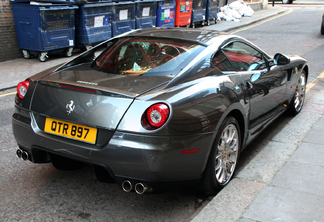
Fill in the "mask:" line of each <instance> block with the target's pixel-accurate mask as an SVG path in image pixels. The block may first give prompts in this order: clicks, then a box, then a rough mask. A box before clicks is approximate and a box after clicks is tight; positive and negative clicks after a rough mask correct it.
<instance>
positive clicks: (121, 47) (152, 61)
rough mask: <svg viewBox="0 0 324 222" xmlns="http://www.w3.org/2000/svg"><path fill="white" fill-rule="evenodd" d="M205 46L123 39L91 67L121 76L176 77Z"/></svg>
mask: <svg viewBox="0 0 324 222" xmlns="http://www.w3.org/2000/svg"><path fill="white" fill-rule="evenodd" d="M203 49H204V46H201V45H199V44H197V43H193V42H189V41H188V42H186V41H183V40H181V41H180V40H170V39H156V38H152V39H150V38H135V37H130V38H121V39H119V40H118V41H117V42H115V43H114V44H112V45H111V46H110V47H108V48H107V49H106V50H105V51H104V52H102V54H101V55H99V56H98V57H97V59H96V60H95V61H94V62H93V63H92V64H91V67H92V68H93V69H96V70H99V71H103V72H107V73H114V74H120V75H131V76H139V75H176V74H177V73H178V72H179V70H181V69H182V68H183V67H184V66H185V65H187V64H188V63H189V62H190V61H191V60H192V59H193V58H194V57H196V56H197V55H198V54H199V53H200V52H201V51H202V50H203Z"/></svg>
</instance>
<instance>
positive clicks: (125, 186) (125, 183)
mask: <svg viewBox="0 0 324 222" xmlns="http://www.w3.org/2000/svg"><path fill="white" fill-rule="evenodd" d="M122 188H123V191H125V192H127V193H128V192H130V191H132V189H133V185H132V182H130V181H129V180H124V181H123V183H122Z"/></svg>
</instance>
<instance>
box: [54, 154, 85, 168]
mask: <svg viewBox="0 0 324 222" xmlns="http://www.w3.org/2000/svg"><path fill="white" fill-rule="evenodd" d="M49 156H50V158H51V161H52V164H53V166H54V167H55V168H56V169H58V170H78V169H81V168H82V167H84V166H85V165H86V164H85V163H82V162H79V161H76V160H72V159H69V158H66V157H63V156H58V155H56V154H53V153H50V154H49Z"/></svg>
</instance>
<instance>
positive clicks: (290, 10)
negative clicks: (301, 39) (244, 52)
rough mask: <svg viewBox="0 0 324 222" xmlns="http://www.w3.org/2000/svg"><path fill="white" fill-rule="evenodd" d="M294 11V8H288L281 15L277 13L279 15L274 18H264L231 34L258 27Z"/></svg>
mask: <svg viewBox="0 0 324 222" xmlns="http://www.w3.org/2000/svg"><path fill="white" fill-rule="evenodd" d="M292 11H293V10H292V9H288V11H286V12H285V13H283V14H280V15H277V16H275V17H272V18H270V19H267V20H264V21H263V22H259V23H257V24H255V25H251V26H250V25H249V26H248V27H246V28H243V29H239V30H237V31H234V32H231V34H235V33H238V32H241V31H245V30H247V29H250V28H254V27H256V26H259V25H261V24H264V23H266V22H269V21H271V20H274V19H277V18H280V17H282V16H284V15H288V14H289V13H291V12H292Z"/></svg>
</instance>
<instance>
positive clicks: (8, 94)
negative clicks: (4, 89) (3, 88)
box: [0, 92, 16, 98]
mask: <svg viewBox="0 0 324 222" xmlns="http://www.w3.org/2000/svg"><path fill="white" fill-rule="evenodd" d="M13 94H16V92H11V93H7V94H3V95H0V98H1V97H5V96H10V95H13Z"/></svg>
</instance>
